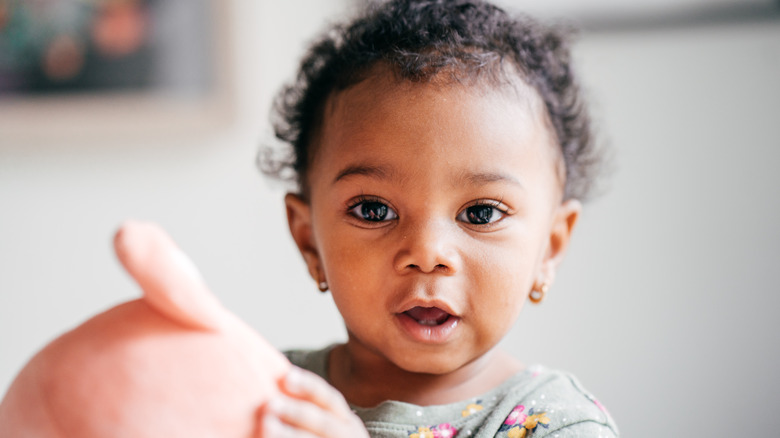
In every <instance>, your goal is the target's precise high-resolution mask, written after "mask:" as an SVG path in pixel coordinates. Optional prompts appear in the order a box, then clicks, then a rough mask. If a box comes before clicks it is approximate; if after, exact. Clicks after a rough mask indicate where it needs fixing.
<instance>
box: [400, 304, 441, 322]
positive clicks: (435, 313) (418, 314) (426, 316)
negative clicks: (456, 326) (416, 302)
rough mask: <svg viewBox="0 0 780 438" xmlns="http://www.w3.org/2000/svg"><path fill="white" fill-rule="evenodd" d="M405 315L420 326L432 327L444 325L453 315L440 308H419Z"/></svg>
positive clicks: (410, 310) (412, 309)
mask: <svg viewBox="0 0 780 438" xmlns="http://www.w3.org/2000/svg"><path fill="white" fill-rule="evenodd" d="M404 314H406V315H407V316H409V317H410V318H412V319H413V320H415V321H417V323H418V324H420V325H425V326H430V327H433V326H437V325H442V324H444V323H445V322H447V320H448V319H450V317H452V315H450V314H449V313H447V312H445V311H444V310H441V309H439V308H438V307H420V306H417V307H413V308H411V309H409V310H407V311H406V312H404Z"/></svg>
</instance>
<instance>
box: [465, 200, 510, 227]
mask: <svg viewBox="0 0 780 438" xmlns="http://www.w3.org/2000/svg"><path fill="white" fill-rule="evenodd" d="M504 214H505V213H504V212H503V211H501V210H499V209H498V208H496V207H495V206H493V205H489V204H477V205H472V206H471V207H468V208H466V209H465V210H463V211H461V212H460V213H459V214H458V217H457V219H458V220H459V221H461V222H467V223H470V224H473V225H487V224H490V223H493V222H496V221H499V220H501V218H503V217H504Z"/></svg>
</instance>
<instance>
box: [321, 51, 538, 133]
mask: <svg viewBox="0 0 780 438" xmlns="http://www.w3.org/2000/svg"><path fill="white" fill-rule="evenodd" d="M498 69H499V70H500V71H498V70H496V68H490V69H488V68H486V69H485V71H482V72H480V71H472V69H466V68H461V67H460V66H453V67H447V68H443V69H439V70H438V71H437V72H436V73H435V74H432V75H430V76H424V77H414V78H410V77H405V76H403V75H402V74H401V73H400V72H399V71H398V69H395V68H393V67H392V66H389V65H387V64H384V63H376V64H374V65H373V66H371V67H370V68H368V69H366V70H365V72H364V73H363V74H361V75H360V80H358V81H356V82H355V83H354V84H351V85H349V86H347V87H343V88H340V89H335V90H334V91H332V92H331V93H330V95H329V96H328V98H327V99H326V101H325V104H324V105H323V108H322V114H320V117H319V119H320V121H321V122H323V123H328V122H332V121H333V115H334V114H336V113H338V114H339V116H340V117H347V118H349V119H352V118H358V119H359V118H360V117H361V115H362V114H365V111H366V110H367V109H369V108H370V109H374V108H375V107H376V106H377V105H380V104H381V105H386V106H389V107H392V106H394V105H404V104H406V102H405V100H404V99H401V98H400V96H406V97H408V96H410V95H411V96H415V97H416V99H433V100H436V99H440V98H443V97H444V96H448V97H451V96H452V95H453V94H457V95H458V96H459V98H461V99H484V98H486V97H500V98H501V99H502V100H505V101H506V102H507V103H510V104H515V105H518V106H520V107H521V108H522V109H523V110H525V111H526V112H527V113H528V115H529V117H532V118H534V119H537V120H546V119H549V117H548V115H547V111H546V107H545V104H544V101H543V99H542V97H541V95H540V94H539V92H538V91H537V90H536V89H535V88H533V87H532V86H531V85H529V84H528V83H527V81H526V80H525V79H524V78H523V77H522V76H521V73H520V71H519V69H518V68H517V67H514V66H512V65H511V64H510V63H503V64H501V65H499V67H498ZM442 103H443V104H446V102H444V101H442ZM545 125H548V126H549V123H545Z"/></svg>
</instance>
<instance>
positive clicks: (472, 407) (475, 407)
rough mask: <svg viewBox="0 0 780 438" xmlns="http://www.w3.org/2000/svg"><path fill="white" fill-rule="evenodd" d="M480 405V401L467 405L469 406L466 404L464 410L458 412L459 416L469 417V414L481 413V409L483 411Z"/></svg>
mask: <svg viewBox="0 0 780 438" xmlns="http://www.w3.org/2000/svg"><path fill="white" fill-rule="evenodd" d="M480 403H481V401H480V400H477V402H476V403H469V404H468V405H467V406H466V407H465V408H464V409H463V410H462V411H461V412H460V415H461V417H468V416H469V415H471V414H475V413H477V412H479V411H481V410H482V409H484V408H483V407H482V405H481V404H480Z"/></svg>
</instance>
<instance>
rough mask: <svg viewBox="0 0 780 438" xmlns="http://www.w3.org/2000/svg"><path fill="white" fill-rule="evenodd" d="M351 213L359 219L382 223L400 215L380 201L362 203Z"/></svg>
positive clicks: (352, 209) (351, 210) (353, 208)
mask: <svg viewBox="0 0 780 438" xmlns="http://www.w3.org/2000/svg"><path fill="white" fill-rule="evenodd" d="M349 212H350V213H351V214H352V215H353V216H355V217H356V218H358V219H363V220H364V221H368V222H382V221H389V220H393V219H396V218H397V217H398V215H397V214H396V213H395V211H393V209H392V208H390V207H388V206H387V204H384V203H382V202H379V201H362V202H360V203H358V204H356V205H355V206H353V207H352V208H351V209H350V210H349Z"/></svg>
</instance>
